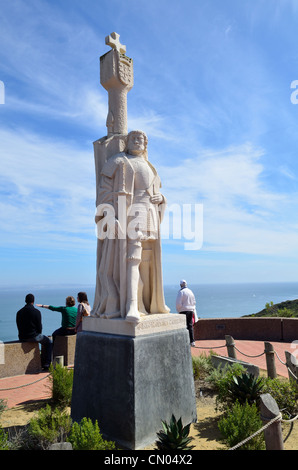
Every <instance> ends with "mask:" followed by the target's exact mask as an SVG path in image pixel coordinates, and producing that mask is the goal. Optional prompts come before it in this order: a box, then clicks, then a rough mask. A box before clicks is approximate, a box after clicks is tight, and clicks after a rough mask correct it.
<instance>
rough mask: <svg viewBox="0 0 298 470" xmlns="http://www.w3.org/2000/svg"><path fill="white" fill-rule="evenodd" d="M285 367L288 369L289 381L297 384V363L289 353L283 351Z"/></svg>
mask: <svg viewBox="0 0 298 470" xmlns="http://www.w3.org/2000/svg"><path fill="white" fill-rule="evenodd" d="M285 356H286V366H287V368H288V374H289V380H294V381H296V382H297V384H298V362H297V359H296V357H295V356H294V355H293V354H291V353H290V352H289V351H285Z"/></svg>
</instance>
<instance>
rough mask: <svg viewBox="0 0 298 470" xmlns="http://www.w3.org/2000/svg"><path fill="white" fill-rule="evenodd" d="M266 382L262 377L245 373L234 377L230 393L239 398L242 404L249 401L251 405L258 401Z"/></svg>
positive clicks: (234, 398)
mask: <svg viewBox="0 0 298 470" xmlns="http://www.w3.org/2000/svg"><path fill="white" fill-rule="evenodd" d="M263 387H264V382H263V380H262V379H261V378H257V377H255V376H254V375H253V374H249V373H243V374H242V375H240V376H238V377H236V376H234V377H233V382H231V384H230V386H229V393H230V394H231V396H232V399H233V400H235V401H236V400H238V402H239V403H240V404H244V403H245V402H248V403H249V404H250V405H252V404H253V403H257V402H258V400H259V398H260V395H261V392H262V389H263Z"/></svg>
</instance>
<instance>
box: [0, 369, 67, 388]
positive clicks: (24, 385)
mask: <svg viewBox="0 0 298 470" xmlns="http://www.w3.org/2000/svg"><path fill="white" fill-rule="evenodd" d="M66 367H67V369H73V368H74V366H66ZM50 375H52V374H51V372H50V373H49V374H47V375H45V376H44V377H41V378H40V379H37V380H35V381H34V382H30V383H28V384H23V385H18V386H17V387H10V388H0V392H6V391H8V390H17V389H18V388H23V387H28V386H29V385H34V384H36V383H37V382H41V380H45V379H47V378H48V377H49V376H50Z"/></svg>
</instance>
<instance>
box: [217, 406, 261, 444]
mask: <svg viewBox="0 0 298 470" xmlns="http://www.w3.org/2000/svg"><path fill="white" fill-rule="evenodd" d="M262 426H263V423H262V421H261V418H260V416H259V410H258V407H257V405H256V404H255V403H253V404H252V405H249V404H248V403H247V402H246V403H245V404H244V405H240V404H239V403H238V402H236V403H235V404H234V405H233V406H232V408H231V410H230V411H229V412H227V413H226V414H225V415H224V416H223V418H221V419H220V421H219V423H218V428H219V430H220V432H221V434H222V436H223V441H224V443H225V444H226V445H227V446H228V447H234V446H235V445H237V444H239V443H240V442H242V441H244V440H245V439H246V438H248V437H250V436H252V435H253V434H254V433H255V432H257V431H258V430H259V429H261V428H262ZM238 449H239V450H264V449H265V441H264V435H263V432H261V433H260V434H258V435H257V436H255V437H253V438H252V439H250V440H249V441H247V442H246V443H245V444H243V445H242V446H240V447H238Z"/></svg>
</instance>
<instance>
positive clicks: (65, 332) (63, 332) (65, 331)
mask: <svg viewBox="0 0 298 470" xmlns="http://www.w3.org/2000/svg"><path fill="white" fill-rule="evenodd" d="M75 334H76V330H75V328H64V327H63V326H61V328H58V330H55V331H54V333H53V334H52V337H53V342H54V341H55V338H56V336H70V335H75Z"/></svg>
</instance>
